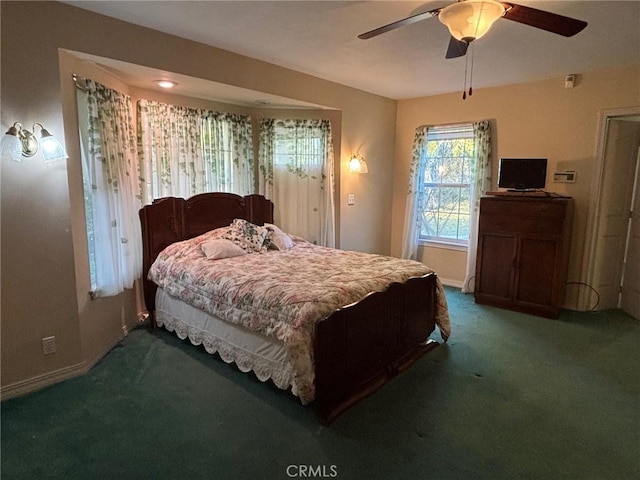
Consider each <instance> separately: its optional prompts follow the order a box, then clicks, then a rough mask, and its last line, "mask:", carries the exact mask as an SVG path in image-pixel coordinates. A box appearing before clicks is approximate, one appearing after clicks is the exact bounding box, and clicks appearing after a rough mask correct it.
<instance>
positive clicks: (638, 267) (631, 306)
mask: <svg viewBox="0 0 640 480" xmlns="http://www.w3.org/2000/svg"><path fill="white" fill-rule="evenodd" d="M631 208H632V214H631V218H630V219H629V234H628V241H627V249H626V250H627V251H626V256H625V262H624V271H623V277H622V289H621V290H620V308H622V310H624V311H625V312H627V313H628V314H629V315H631V316H632V317H634V318H636V319H638V320H640V150H638V155H637V157H636V174H635V186H634V192H633V200H632V207H631Z"/></svg>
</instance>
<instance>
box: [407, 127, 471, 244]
mask: <svg viewBox="0 0 640 480" xmlns="http://www.w3.org/2000/svg"><path fill="white" fill-rule="evenodd" d="M422 148H424V152H422V156H423V158H424V170H423V172H424V173H423V177H422V179H421V180H422V189H423V202H422V208H421V212H419V213H418V214H419V216H420V232H419V236H420V239H421V240H426V241H439V242H447V243H457V244H462V245H466V244H467V242H468V239H469V230H470V214H471V201H470V198H471V184H472V182H473V171H474V159H475V152H474V137H473V125H471V124H465V125H456V126H441V127H429V129H428V130H427V141H426V142H424V143H423V147H422Z"/></svg>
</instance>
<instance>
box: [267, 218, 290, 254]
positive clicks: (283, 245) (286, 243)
mask: <svg viewBox="0 0 640 480" xmlns="http://www.w3.org/2000/svg"><path fill="white" fill-rule="evenodd" d="M264 226H265V227H266V228H267V229H269V230H271V235H270V236H269V240H270V241H271V245H270V246H271V247H273V248H274V249H276V250H289V249H290V248H293V247H294V246H295V243H293V240H291V237H290V236H289V235H287V234H286V233H284V232H283V231H282V230H281V229H280V228H278V227H276V226H275V225H274V224H272V223H265V224H264Z"/></svg>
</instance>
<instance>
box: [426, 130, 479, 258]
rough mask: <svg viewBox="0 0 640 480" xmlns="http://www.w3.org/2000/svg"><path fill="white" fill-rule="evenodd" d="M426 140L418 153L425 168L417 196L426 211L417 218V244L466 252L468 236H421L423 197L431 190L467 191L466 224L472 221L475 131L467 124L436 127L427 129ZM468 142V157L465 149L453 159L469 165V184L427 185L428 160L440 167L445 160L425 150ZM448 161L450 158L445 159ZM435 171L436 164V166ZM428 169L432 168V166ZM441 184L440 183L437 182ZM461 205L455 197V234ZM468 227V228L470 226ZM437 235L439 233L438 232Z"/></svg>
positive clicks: (440, 183) (460, 199) (457, 228)
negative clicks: (438, 144) (435, 145)
mask: <svg viewBox="0 0 640 480" xmlns="http://www.w3.org/2000/svg"><path fill="white" fill-rule="evenodd" d="M426 135H427V138H426V139H425V141H424V146H423V147H422V148H423V152H422V153H421V156H423V158H424V160H423V161H424V165H423V169H422V175H421V179H420V183H419V188H420V193H421V195H422V196H423V199H424V202H423V205H424V207H425V208H423V209H422V210H421V211H420V212H419V215H420V216H421V220H420V229H419V232H418V243H419V244H420V245H422V246H432V247H440V248H446V249H451V250H461V251H464V250H467V249H468V246H469V236H468V235H467V237H466V238H465V239H461V238H459V236H458V238H453V237H445V236H433V235H425V234H423V233H422V232H423V226H424V222H425V221H426V220H423V219H424V217H425V212H426V211H427V209H426V205H425V204H426V195H427V190H428V189H429V188H433V189H437V190H439V189H441V188H457V189H459V190H462V189H467V191H468V195H467V199H468V202H469V215H468V218H469V222H470V221H471V194H472V189H473V185H474V173H475V162H476V160H477V159H476V154H475V151H474V150H475V135H474V129H473V123H471V122H468V123H461V124H449V125H438V126H433V127H428V128H427V133H426ZM459 139H460V140H471V142H472V145H471V151H470V153H469V150H468V149H464V150H463V153H464V154H463V155H459V156H456V157H455V158H460V159H462V160H463V162H468V163H469V165H468V166H467V167H466V168H467V169H468V175H467V176H468V183H460V182H458V183H447V182H433V181H431V182H427V181H426V171H427V167H428V163H429V162H430V159H435V161H436V162H437V163H438V164H439V163H440V161H441V159H442V158H444V156H442V155H441V156H429V155H428V148H429V144H430V143H432V142H438V141H446V140H459ZM448 158H451V157H448ZM435 167H436V168H437V164H436V166H435ZM431 168H434V167H433V166H432V167H431ZM464 176H465V174H464V171H463V172H461V176H460V179H464ZM440 180H441V179H440ZM462 201H464V200H463V199H462V198H461V196H460V194H458V199H457V210H456V211H457V213H456V215H457V216H458V219H457V221H456V231H457V232H459V230H460V228H459V227H460V218H459V216H460V205H461V202H462ZM435 212H436V215H438V214H439V212H440V199H438V210H436V211H435ZM469 227H470V225H469ZM467 232H469V228H468V229H467ZM437 233H440V232H437Z"/></svg>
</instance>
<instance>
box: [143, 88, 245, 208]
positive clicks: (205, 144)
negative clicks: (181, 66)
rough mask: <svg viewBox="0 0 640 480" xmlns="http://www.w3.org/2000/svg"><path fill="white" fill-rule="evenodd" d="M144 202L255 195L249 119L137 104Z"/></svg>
mask: <svg viewBox="0 0 640 480" xmlns="http://www.w3.org/2000/svg"><path fill="white" fill-rule="evenodd" d="M138 134H139V141H138V143H139V144H138V150H139V152H138V153H139V156H140V179H141V183H142V185H141V190H142V195H143V201H144V203H145V204H148V203H151V202H152V201H153V200H154V199H156V198H160V197H166V196H174V197H182V198H189V197H191V196H193V195H196V194H199V193H204V192H232V193H236V194H238V195H249V194H252V193H255V185H254V172H253V170H254V163H253V140H252V135H251V122H250V119H249V117H244V116H241V115H234V114H224V113H217V112H211V111H207V110H202V109H194V108H188V107H182V106H176V105H169V104H165V103H159V102H153V101H149V100H144V99H143V100H140V101H139V102H138Z"/></svg>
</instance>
